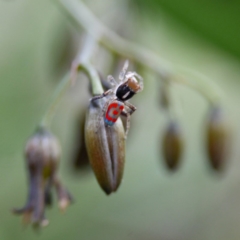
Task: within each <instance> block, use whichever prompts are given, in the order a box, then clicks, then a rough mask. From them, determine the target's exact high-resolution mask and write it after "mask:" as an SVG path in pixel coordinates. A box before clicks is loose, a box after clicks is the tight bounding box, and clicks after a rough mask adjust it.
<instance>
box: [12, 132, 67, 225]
mask: <svg viewBox="0 0 240 240" xmlns="http://www.w3.org/2000/svg"><path fill="white" fill-rule="evenodd" d="M60 155H61V149H60V146H59V143H58V141H57V139H56V138H55V137H54V135H53V134H51V133H50V132H49V131H48V130H46V129H44V128H40V129H38V130H37V132H36V133H35V134H34V135H33V136H32V137H31V138H30V139H29V141H28V142H27V145H26V149H25V158H26V167H27V172H28V178H29V191H28V192H29V193H28V199H27V203H26V205H25V206H24V207H23V208H20V209H14V210H13V212H14V213H16V214H23V219H24V220H25V222H26V223H32V224H33V225H34V226H36V227H38V226H46V225H47V224H48V220H47V219H46V218H45V214H44V210H45V206H46V205H51V203H52V198H51V187H52V186H53V185H54V186H55V185H56V180H57V167H58V164H59V161H60ZM55 187H56V186H55ZM56 189H57V192H58V191H59V190H58V188H57V187H56ZM62 189H63V187H62ZM64 189H65V188H64ZM62 191H63V190H62ZM64 191H65V192H67V191H66V190H64ZM63 199H64V200H67V201H69V202H70V201H71V197H70V195H69V194H67V193H66V194H65V195H64V196H61V198H59V202H61V201H62V200H63Z"/></svg>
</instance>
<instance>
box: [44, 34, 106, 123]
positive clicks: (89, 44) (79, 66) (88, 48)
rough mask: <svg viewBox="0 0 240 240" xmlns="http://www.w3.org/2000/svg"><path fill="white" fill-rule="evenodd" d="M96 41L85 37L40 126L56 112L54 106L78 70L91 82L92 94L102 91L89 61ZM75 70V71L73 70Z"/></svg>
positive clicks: (47, 121) (57, 103)
mask: <svg viewBox="0 0 240 240" xmlns="http://www.w3.org/2000/svg"><path fill="white" fill-rule="evenodd" d="M95 46H96V41H95V40H94V39H93V38H92V37H91V36H89V35H88V36H87V37H86V38H85V41H84V44H83V47H82V48H81V50H80V52H79V54H78V55H77V57H76V59H75V60H74V62H73V69H72V72H69V73H67V74H66V75H65V76H64V77H63V79H62V80H61V81H60V83H59V85H58V86H57V88H56V90H55V92H54V94H53V96H52V99H51V101H50V103H49V106H48V107H47V110H46V112H45V114H44V115H43V118H42V121H41V123H40V126H41V127H49V126H50V123H51V121H52V118H53V116H54V114H55V112H56V108H57V106H58V105H59V102H60V101H61V99H62V97H63V96H64V94H65V93H66V91H67V90H68V89H69V87H70V86H71V85H72V84H73V83H74V80H75V79H74V78H75V77H76V74H77V73H78V72H84V73H85V74H86V75H87V77H88V79H89V81H90V84H91V89H92V95H98V94H102V93H103V87H102V85H101V81H100V78H99V75H98V73H97V71H96V69H95V68H94V67H93V66H92V64H91V63H90V59H91V57H92V55H93V53H94V51H95ZM74 71H76V72H74Z"/></svg>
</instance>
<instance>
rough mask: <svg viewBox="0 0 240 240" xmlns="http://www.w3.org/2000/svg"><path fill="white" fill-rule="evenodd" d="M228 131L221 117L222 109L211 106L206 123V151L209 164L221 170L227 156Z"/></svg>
mask: <svg viewBox="0 0 240 240" xmlns="http://www.w3.org/2000/svg"><path fill="white" fill-rule="evenodd" d="M228 140H229V131H228V128H227V125H226V122H225V121H224V118H223V112H222V109H221V108H220V107H219V106H213V107H212V109H211V110H210V116H209V120H208V123H207V153H208V157H209V162H210V165H211V167H212V168H213V169H215V170H221V169H222V168H223V167H224V163H225V160H226V157H227V149H228Z"/></svg>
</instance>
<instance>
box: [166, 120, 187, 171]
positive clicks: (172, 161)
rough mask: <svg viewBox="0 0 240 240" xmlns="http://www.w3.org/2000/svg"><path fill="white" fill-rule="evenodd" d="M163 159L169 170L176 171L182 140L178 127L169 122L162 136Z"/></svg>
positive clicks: (181, 149)
mask: <svg viewBox="0 0 240 240" xmlns="http://www.w3.org/2000/svg"><path fill="white" fill-rule="evenodd" d="M162 147H163V157H164V160H165V164H166V166H167V167H168V169H170V170H176V169H177V167H178V166H179V164H180V160H181V156H182V151H183V138H182V134H181V131H180V127H179V125H178V124H177V123H176V122H174V121H171V122H170V123H169V125H168V127H167V129H166V132H165V134H164V136H163V143H162Z"/></svg>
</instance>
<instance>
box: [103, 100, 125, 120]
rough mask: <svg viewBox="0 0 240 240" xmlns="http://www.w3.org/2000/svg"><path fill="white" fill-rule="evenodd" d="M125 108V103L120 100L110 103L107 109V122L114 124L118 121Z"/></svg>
mask: <svg viewBox="0 0 240 240" xmlns="http://www.w3.org/2000/svg"><path fill="white" fill-rule="evenodd" d="M123 109H124V106H123V103H121V102H119V101H113V102H111V103H110V104H109V105H108V109H107V111H106V115H105V122H106V123H107V124H108V125H113V124H114V123H115V122H116V121H117V119H118V117H119V116H120V114H121V113H122V111H123Z"/></svg>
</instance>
